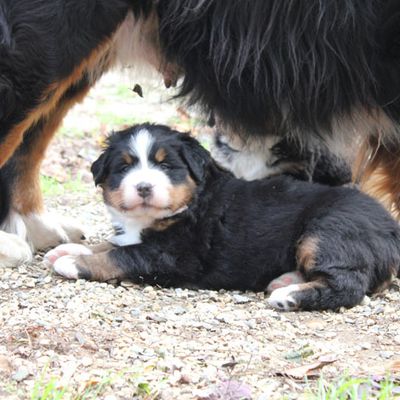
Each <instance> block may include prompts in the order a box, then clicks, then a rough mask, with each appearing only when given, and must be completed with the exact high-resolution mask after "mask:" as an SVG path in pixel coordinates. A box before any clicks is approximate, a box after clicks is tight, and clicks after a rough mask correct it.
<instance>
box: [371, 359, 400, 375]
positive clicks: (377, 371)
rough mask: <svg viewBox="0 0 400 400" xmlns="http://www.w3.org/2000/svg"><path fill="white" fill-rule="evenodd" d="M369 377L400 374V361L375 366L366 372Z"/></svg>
mask: <svg viewBox="0 0 400 400" xmlns="http://www.w3.org/2000/svg"><path fill="white" fill-rule="evenodd" d="M365 371H366V373H368V375H377V376H386V375H388V374H391V375H399V374H400V359H399V360H392V361H390V362H388V363H386V364H380V365H375V366H373V367H371V368H368V369H366V370H365Z"/></svg>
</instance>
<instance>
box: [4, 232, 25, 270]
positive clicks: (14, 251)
mask: <svg viewBox="0 0 400 400" xmlns="http://www.w3.org/2000/svg"><path fill="white" fill-rule="evenodd" d="M31 259H32V250H31V248H30V247H29V245H28V243H26V242H25V240H23V239H21V238H20V237H19V236H17V235H13V234H11V233H7V232H3V231H0V266H1V267H16V266H18V265H20V264H22V263H24V262H27V261H30V260H31Z"/></svg>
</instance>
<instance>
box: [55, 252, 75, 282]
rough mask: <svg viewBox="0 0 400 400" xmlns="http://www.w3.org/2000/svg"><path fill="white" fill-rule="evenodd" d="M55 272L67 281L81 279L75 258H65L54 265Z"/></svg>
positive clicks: (61, 258)
mask: <svg viewBox="0 0 400 400" xmlns="http://www.w3.org/2000/svg"><path fill="white" fill-rule="evenodd" d="M53 268H54V271H55V272H57V274H59V275H62V276H64V277H65V278H67V279H79V268H78V265H77V259H76V257H75V256H63V257H60V258H59V259H57V261H55V263H54V264H53Z"/></svg>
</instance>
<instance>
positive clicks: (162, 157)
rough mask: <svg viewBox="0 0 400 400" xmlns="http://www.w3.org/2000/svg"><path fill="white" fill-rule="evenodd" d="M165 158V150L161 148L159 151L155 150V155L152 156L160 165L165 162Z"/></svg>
mask: <svg viewBox="0 0 400 400" xmlns="http://www.w3.org/2000/svg"><path fill="white" fill-rule="evenodd" d="M166 156H167V152H166V151H165V149H163V148H162V147H161V148H160V149H158V150H157V152H156V154H155V155H154V158H155V160H156V161H157V162H158V163H161V162H163V161H164V160H165V158H166Z"/></svg>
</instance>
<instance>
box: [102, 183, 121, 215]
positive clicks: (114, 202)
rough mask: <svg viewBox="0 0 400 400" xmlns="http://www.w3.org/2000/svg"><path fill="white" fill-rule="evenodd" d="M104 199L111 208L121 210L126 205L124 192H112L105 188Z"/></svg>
mask: <svg viewBox="0 0 400 400" xmlns="http://www.w3.org/2000/svg"><path fill="white" fill-rule="evenodd" d="M103 198H104V202H105V203H106V204H108V205H110V206H111V207H113V208H115V209H117V210H120V209H121V207H123V204H124V195H123V192H122V190H120V189H117V190H110V189H108V188H107V187H104V190H103Z"/></svg>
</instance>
